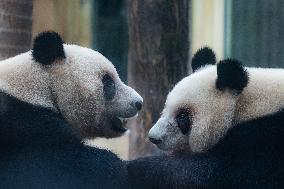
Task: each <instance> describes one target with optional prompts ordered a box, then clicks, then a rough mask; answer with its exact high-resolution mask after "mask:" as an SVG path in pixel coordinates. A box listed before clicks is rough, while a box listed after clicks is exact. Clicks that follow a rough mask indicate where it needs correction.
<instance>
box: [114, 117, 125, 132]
mask: <svg viewBox="0 0 284 189" xmlns="http://www.w3.org/2000/svg"><path fill="white" fill-rule="evenodd" d="M126 123H127V121H126V120H125V119H122V118H118V117H114V118H113V119H112V120H111V127H112V129H113V130H114V131H116V132H119V133H124V132H126V131H127V130H128V129H127V128H125V125H126Z"/></svg>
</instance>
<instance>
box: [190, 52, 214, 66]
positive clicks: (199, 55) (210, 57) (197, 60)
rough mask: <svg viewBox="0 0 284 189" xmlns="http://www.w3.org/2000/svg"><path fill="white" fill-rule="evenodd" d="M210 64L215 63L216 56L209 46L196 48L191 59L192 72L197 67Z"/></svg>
mask: <svg viewBox="0 0 284 189" xmlns="http://www.w3.org/2000/svg"><path fill="white" fill-rule="evenodd" d="M210 64H211V65H214V64H216V56H215V53H214V51H213V50H212V49H211V48H209V47H203V48H201V49H198V50H197V52H196V53H195V54H194V55H193V57H192V60H191V67H192V72H195V71H196V70H198V69H199V68H201V67H203V66H205V65H210Z"/></svg>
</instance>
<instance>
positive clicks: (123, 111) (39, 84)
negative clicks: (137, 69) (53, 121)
mask: <svg viewBox="0 0 284 189" xmlns="http://www.w3.org/2000/svg"><path fill="white" fill-rule="evenodd" d="M5 61H6V62H4V63H3V64H4V65H5V64H7V65H6V66H5V69H2V73H3V74H2V78H1V79H2V80H3V78H4V77H5V78H4V81H5V82H6V85H2V86H8V87H2V88H4V91H6V92H8V93H10V94H11V95H13V96H15V97H17V98H19V99H21V100H23V101H26V102H29V103H32V104H33V105H39V106H43V107H47V108H52V109H54V110H55V111H58V112H59V113H60V114H61V115H62V116H63V117H64V118H65V119H66V120H67V121H68V122H69V123H70V125H72V126H73V127H74V128H75V129H76V130H78V131H79V133H80V134H81V136H82V137H85V138H93V137H107V138H109V137H117V136H120V135H122V134H123V133H124V132H125V131H126V130H127V129H126V128H125V127H124V125H125V120H124V119H125V118H130V117H133V116H135V115H136V114H137V113H138V111H139V110H140V109H141V106H142V101H143V99H142V97H141V96H140V95H139V94H138V93H137V92H136V91H135V90H133V89H132V88H130V87H128V86H127V85H125V84H124V83H123V82H122V81H121V80H120V78H119V76H118V74H117V72H116V69H115V68H114V66H113V65H112V63H111V62H110V61H109V60H108V59H107V58H105V57H104V56H103V55H101V54H100V53H99V52H96V51H93V50H91V49H88V48H84V47H80V46H77V45H68V44H64V43H63V41H62V39H61V37H60V36H59V35H58V34H57V33H55V32H43V33H41V34H39V35H38V36H37V37H36V38H35V40H34V45H33V49H32V50H31V51H29V52H27V53H24V54H21V55H18V56H16V57H14V58H11V59H7V60H5ZM14 67H15V68H14ZM3 70H5V71H3ZM9 70H12V71H11V72H10V71H9ZM15 80H17V81H16V82H14V81H15Z"/></svg>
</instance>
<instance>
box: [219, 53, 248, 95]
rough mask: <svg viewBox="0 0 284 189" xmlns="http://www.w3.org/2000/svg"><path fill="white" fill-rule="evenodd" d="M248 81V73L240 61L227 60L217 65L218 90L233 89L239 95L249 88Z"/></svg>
mask: <svg viewBox="0 0 284 189" xmlns="http://www.w3.org/2000/svg"><path fill="white" fill-rule="evenodd" d="M248 81H249V76H248V72H247V71H246V69H245V68H244V67H243V65H242V64H241V63H240V62H239V61H237V60H233V59H225V60H222V61H220V62H219V63H218V64H217V80H216V87H217V89H219V90H221V91H223V90H225V89H231V90H233V91H235V92H237V94H239V93H241V92H242V91H243V89H244V88H245V87H246V86H247V84H248Z"/></svg>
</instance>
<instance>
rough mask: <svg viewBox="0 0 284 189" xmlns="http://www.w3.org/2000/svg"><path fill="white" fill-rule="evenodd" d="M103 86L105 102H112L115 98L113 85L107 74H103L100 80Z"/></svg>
mask: <svg viewBox="0 0 284 189" xmlns="http://www.w3.org/2000/svg"><path fill="white" fill-rule="evenodd" d="M102 82H103V85H104V97H105V99H106V100H108V101H109V100H112V99H113V98H114V96H115V91H116V87H115V83H114V81H113V79H112V78H111V77H110V76H109V74H105V75H104V77H103V79H102Z"/></svg>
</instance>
